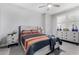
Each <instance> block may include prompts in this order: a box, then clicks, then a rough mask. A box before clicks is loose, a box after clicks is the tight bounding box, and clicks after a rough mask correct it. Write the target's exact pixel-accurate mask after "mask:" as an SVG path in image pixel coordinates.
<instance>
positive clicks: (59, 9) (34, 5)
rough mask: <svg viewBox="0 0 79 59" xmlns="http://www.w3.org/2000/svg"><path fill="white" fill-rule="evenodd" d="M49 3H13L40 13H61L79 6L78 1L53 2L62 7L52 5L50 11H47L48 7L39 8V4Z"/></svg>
mask: <svg viewBox="0 0 79 59" xmlns="http://www.w3.org/2000/svg"><path fill="white" fill-rule="evenodd" d="M46 4H47V3H14V4H13V5H17V6H20V7H23V8H28V9H31V10H34V11H37V12H40V13H49V14H56V13H60V12H63V11H66V10H69V9H72V8H75V7H77V6H79V4H77V3H52V5H53V4H57V5H60V7H54V6H52V7H51V8H50V9H49V11H47V8H48V7H43V8H39V6H43V5H46Z"/></svg>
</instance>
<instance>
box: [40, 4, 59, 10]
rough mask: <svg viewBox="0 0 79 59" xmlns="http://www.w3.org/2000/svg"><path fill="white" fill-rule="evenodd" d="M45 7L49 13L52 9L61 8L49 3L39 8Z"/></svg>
mask: <svg viewBox="0 0 79 59" xmlns="http://www.w3.org/2000/svg"><path fill="white" fill-rule="evenodd" d="M44 7H47V11H49V10H50V8H52V7H60V5H58V4H52V3H47V4H45V5H42V6H39V8H44Z"/></svg>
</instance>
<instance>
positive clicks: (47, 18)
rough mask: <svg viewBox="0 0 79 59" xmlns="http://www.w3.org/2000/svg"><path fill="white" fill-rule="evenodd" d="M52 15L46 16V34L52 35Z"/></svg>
mask: <svg viewBox="0 0 79 59" xmlns="http://www.w3.org/2000/svg"><path fill="white" fill-rule="evenodd" d="M51 21H52V19H51V15H50V14H45V33H46V34H49V35H50V34H52V30H51V29H52V27H51V26H52V23H51Z"/></svg>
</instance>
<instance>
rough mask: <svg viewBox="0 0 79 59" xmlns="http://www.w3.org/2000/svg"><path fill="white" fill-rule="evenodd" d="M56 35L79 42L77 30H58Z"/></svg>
mask: <svg viewBox="0 0 79 59" xmlns="http://www.w3.org/2000/svg"><path fill="white" fill-rule="evenodd" d="M56 36H57V37H59V38H60V39H63V40H66V41H70V42H75V43H79V32H76V31H57V32H56Z"/></svg>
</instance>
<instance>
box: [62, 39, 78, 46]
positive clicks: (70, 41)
mask: <svg viewBox="0 0 79 59" xmlns="http://www.w3.org/2000/svg"><path fill="white" fill-rule="evenodd" d="M61 40H62V41H64V42H68V43H72V44H76V45H79V43H77V42H71V41H68V40H63V39H61Z"/></svg>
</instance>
